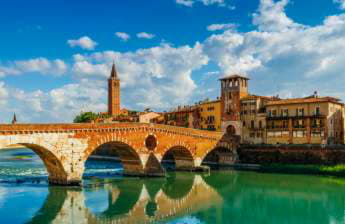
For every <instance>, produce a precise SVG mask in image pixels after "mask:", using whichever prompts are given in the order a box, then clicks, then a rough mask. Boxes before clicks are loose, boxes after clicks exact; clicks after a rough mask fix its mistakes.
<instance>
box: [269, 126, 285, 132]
mask: <svg viewBox="0 0 345 224" xmlns="http://www.w3.org/2000/svg"><path fill="white" fill-rule="evenodd" d="M266 129H267V130H277V131H287V130H289V128H288V127H287V126H280V125H277V126H267V127H266Z"/></svg>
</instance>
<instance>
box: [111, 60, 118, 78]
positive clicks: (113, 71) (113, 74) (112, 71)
mask: <svg viewBox="0 0 345 224" xmlns="http://www.w3.org/2000/svg"><path fill="white" fill-rule="evenodd" d="M110 77H111V78H117V72H116V67H115V61H113V66H112V68H111V74H110Z"/></svg>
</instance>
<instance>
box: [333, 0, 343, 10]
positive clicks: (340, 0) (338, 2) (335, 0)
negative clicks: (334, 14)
mask: <svg viewBox="0 0 345 224" xmlns="http://www.w3.org/2000/svg"><path fill="white" fill-rule="evenodd" d="M333 2H334V3H337V4H339V8H340V9H345V0H333Z"/></svg>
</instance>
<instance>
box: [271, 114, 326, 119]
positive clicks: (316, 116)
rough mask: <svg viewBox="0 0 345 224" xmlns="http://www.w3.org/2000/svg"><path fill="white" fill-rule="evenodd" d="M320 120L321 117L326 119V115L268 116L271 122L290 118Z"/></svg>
mask: <svg viewBox="0 0 345 224" xmlns="http://www.w3.org/2000/svg"><path fill="white" fill-rule="evenodd" d="M308 117H310V118H320V117H326V115H324V114H312V115H306V114H304V115H288V116H284V115H276V116H272V115H271V116H269V115H268V116H267V119H271V120H280V119H289V118H296V119H298V118H308Z"/></svg>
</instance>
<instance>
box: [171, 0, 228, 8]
mask: <svg viewBox="0 0 345 224" xmlns="http://www.w3.org/2000/svg"><path fill="white" fill-rule="evenodd" d="M197 2H198V3H202V4H203V5H205V6H209V5H218V6H221V7H224V6H226V4H225V2H224V0H176V3H177V4H179V5H183V6H187V7H193V5H194V3H197ZM229 9H233V7H230V8H229Z"/></svg>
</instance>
